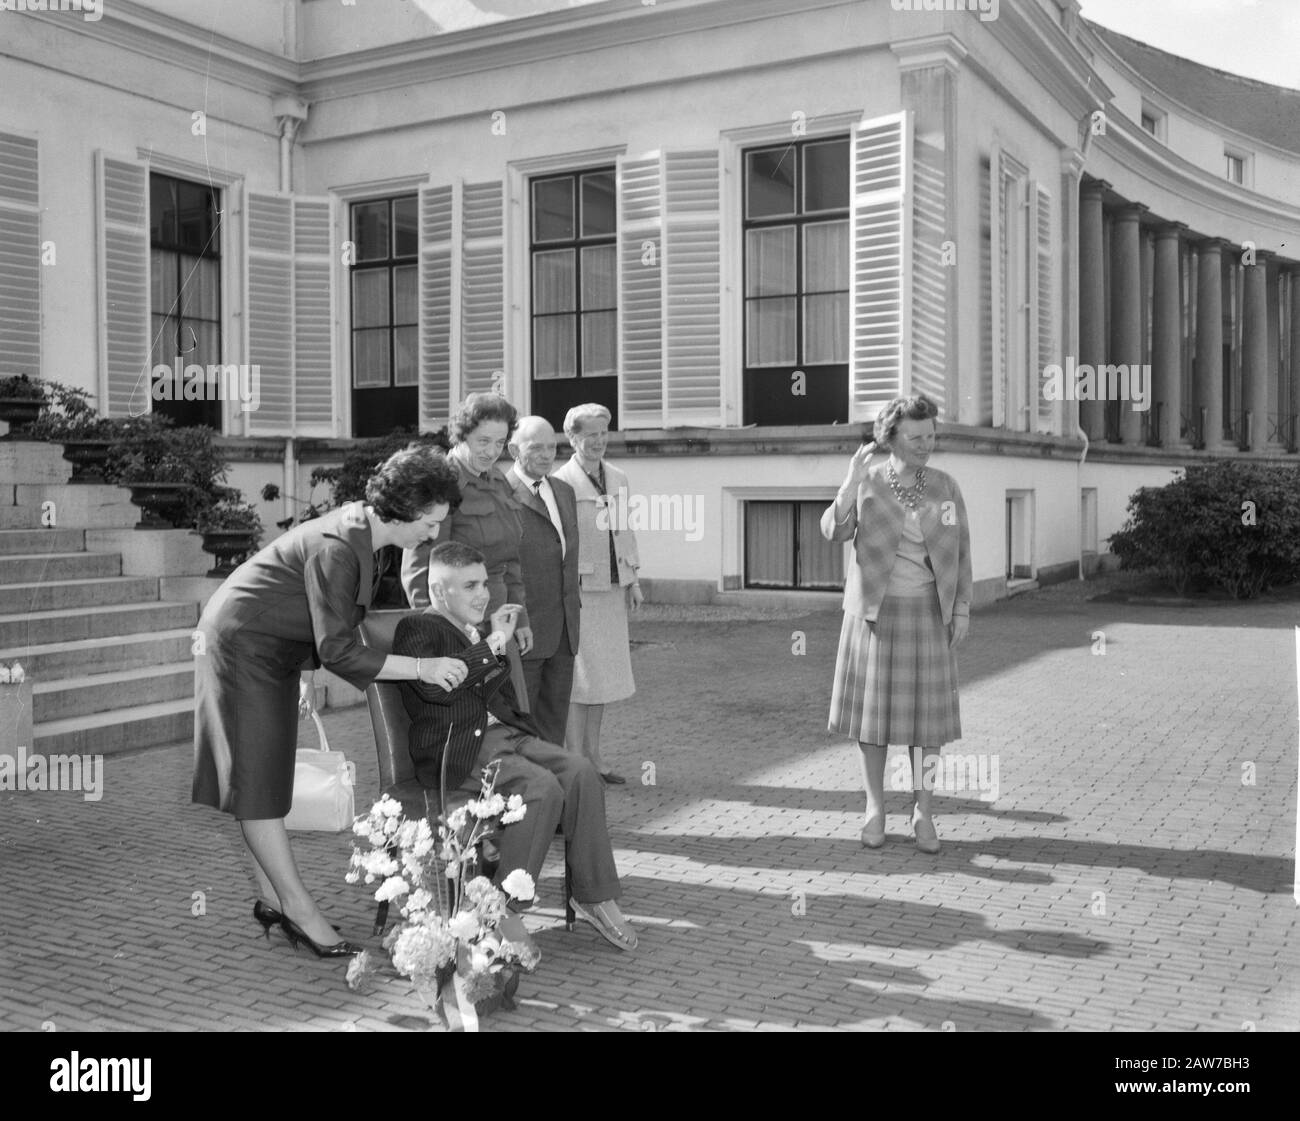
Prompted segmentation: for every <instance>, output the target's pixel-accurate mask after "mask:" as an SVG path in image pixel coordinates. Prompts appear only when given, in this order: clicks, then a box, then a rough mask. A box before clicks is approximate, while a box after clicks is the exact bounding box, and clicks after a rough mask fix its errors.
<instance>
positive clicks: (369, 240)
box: [352, 202, 388, 261]
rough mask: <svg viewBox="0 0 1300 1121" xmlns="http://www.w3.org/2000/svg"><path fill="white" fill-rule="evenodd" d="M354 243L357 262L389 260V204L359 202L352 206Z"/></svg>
mask: <svg viewBox="0 0 1300 1121" xmlns="http://www.w3.org/2000/svg"><path fill="white" fill-rule="evenodd" d="M352 243H353V245H354V246H355V247H356V257H355V258H354V259H355V260H358V261H385V260H387V259H388V203H387V202H358V203H354V204H353V206H352Z"/></svg>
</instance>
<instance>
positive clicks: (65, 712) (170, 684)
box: [32, 661, 194, 724]
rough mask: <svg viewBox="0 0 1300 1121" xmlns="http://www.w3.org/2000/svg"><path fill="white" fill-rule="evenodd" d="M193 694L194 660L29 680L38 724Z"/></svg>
mask: <svg viewBox="0 0 1300 1121" xmlns="http://www.w3.org/2000/svg"><path fill="white" fill-rule="evenodd" d="M193 696H194V663H193V661H187V662H179V663H172V664H171V665H165V666H137V667H136V668H134V669H124V670H114V671H112V672H110V673H92V674H84V675H82V676H80V677H65V678H63V679H61V680H55V681H35V682H34V683H33V684H32V719H33V720H34V721H35V722H36V723H37V724H47V723H50V722H51V721H58V720H66V719H68V718H70V717H73V716H90V715H92V714H93V713H97V712H112V711H114V710H116V709H120V708H134V707H137V706H139V705H150V704H161V703H164V702H166V701H176V700H181V699H182V698H185V697H189V698H193ZM191 703H193V702H192V700H191Z"/></svg>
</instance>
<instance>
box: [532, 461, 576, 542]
mask: <svg viewBox="0 0 1300 1121" xmlns="http://www.w3.org/2000/svg"><path fill="white" fill-rule="evenodd" d="M544 481H545V480H544V479H534V480H533V493H534V494H535V495H537V497H538V498H540V499H541V500H542V505H544V506H545V507H546V516H547V517H548V518H550V519H551V525H553V526H555V532H556V533H557V534H559V537H560V556H561V557H563V556H564V554H565V553H566V552H567V551H568V548H569V543H568V542H567V541H566V540H565V539H564V526H562V525H561V524H560V508H559V506H557V505H556V504H555V498H554V496H553V495H552V494H551V493H550V490H549V488H548V489H547V490H542V483H543V482H544Z"/></svg>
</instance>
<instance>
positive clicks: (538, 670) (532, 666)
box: [523, 628, 573, 743]
mask: <svg viewBox="0 0 1300 1121" xmlns="http://www.w3.org/2000/svg"><path fill="white" fill-rule="evenodd" d="M567 646H568V629H567V628H566V629H565V631H564V633H563V634H562V635H561V636H560V645H559V648H557V649H556V651H555V653H554V654H552V655H551V656H550V657H549V658H530V657H527V656H525V657H524V659H523V662H524V682H525V685H526V687H527V689H528V710H529V712H531V713H532V716H533V720H534V721H535V722H536V724H537V726H538V727H539V728H540V729H541V730H542V735H543V736H545V737H546V738H547V739H548V740H550V741H551V743H563V742H564V730H565V728H567V727H568V725H569V697H570V696H571V695H572V694H573V655H572V654H566V653H564V649H565V647H567Z"/></svg>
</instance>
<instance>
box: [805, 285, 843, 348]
mask: <svg viewBox="0 0 1300 1121" xmlns="http://www.w3.org/2000/svg"><path fill="white" fill-rule="evenodd" d="M803 360H804V362H805V363H807V364H808V365H809V366H824V365H830V364H831V363H842V362H847V361H848V360H849V294H848V293H847V292H837V293H835V294H834V295H830V296H805V297H804V301H803Z"/></svg>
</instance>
